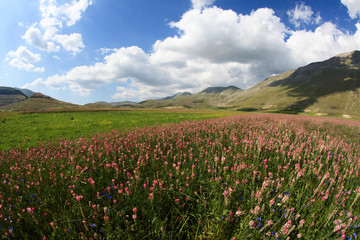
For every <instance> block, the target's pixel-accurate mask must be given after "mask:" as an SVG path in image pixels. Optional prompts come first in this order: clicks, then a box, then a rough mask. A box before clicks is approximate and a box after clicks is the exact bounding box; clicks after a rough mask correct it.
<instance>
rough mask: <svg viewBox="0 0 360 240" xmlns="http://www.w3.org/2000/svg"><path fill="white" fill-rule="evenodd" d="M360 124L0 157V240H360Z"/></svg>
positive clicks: (298, 123)
mask: <svg viewBox="0 0 360 240" xmlns="http://www.w3.org/2000/svg"><path fill="white" fill-rule="evenodd" d="M359 171H360V123H359V122H356V121H349V120H346V121H344V120H338V119H330V118H311V117H303V116H289V115H270V114H269V115H266V114H251V115H242V116H232V117H225V118H219V119H212V120H201V121H188V122H183V123H177V124H164V125H158V126H153V127H146V128H136V129H132V130H128V131H126V132H124V131H123V132H118V131H111V132H105V133H99V134H95V135H93V136H90V137H86V138H79V139H76V140H64V141H60V142H56V143H51V142H49V143H43V144H40V145H39V146H37V147H33V148H29V149H26V150H24V149H23V150H16V149H11V150H6V151H2V152H0V177H1V179H0V236H1V238H13V239H359V235H360V230H359V225H360V206H359V201H360V177H359Z"/></svg>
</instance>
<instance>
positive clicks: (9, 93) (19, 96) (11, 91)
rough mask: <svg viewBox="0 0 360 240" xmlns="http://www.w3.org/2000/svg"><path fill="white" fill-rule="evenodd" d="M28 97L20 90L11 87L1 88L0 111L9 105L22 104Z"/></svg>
mask: <svg viewBox="0 0 360 240" xmlns="http://www.w3.org/2000/svg"><path fill="white" fill-rule="evenodd" d="M26 98H27V96H26V95H25V94H24V93H23V92H22V91H20V90H18V89H16V88H10V87H0V109H1V108H2V107H4V106H6V105H8V104H12V103H16V102H21V101H23V100H25V99H26Z"/></svg>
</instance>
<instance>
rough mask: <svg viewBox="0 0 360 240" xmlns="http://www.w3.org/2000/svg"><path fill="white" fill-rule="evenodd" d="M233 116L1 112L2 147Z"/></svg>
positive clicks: (148, 112)
mask: <svg viewBox="0 0 360 240" xmlns="http://www.w3.org/2000/svg"><path fill="white" fill-rule="evenodd" d="M227 115H230V113H225V112H221V113H220V112H219V113H215V112H170V111H169V112H166V111H79V112H52V113H31V114H23V113H22V114H5V113H2V114H1V115H0V132H1V135H0V150H4V149H8V148H11V147H20V148H27V147H32V146H36V145H38V144H39V143H40V142H42V141H48V140H57V139H74V138H79V137H82V136H88V135H90V134H92V133H98V132H104V131H111V130H118V129H129V128H133V127H145V126H150V125H155V124H162V123H176V122H182V121H185V120H200V119H207V118H214V117H222V116H227Z"/></svg>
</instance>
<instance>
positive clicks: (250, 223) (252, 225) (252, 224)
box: [249, 220, 255, 228]
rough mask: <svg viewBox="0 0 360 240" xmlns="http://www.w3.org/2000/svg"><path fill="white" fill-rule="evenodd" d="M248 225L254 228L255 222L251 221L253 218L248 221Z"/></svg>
mask: <svg viewBox="0 0 360 240" xmlns="http://www.w3.org/2000/svg"><path fill="white" fill-rule="evenodd" d="M249 226H250V228H254V226H255V223H254V221H253V220H251V221H250V222H249Z"/></svg>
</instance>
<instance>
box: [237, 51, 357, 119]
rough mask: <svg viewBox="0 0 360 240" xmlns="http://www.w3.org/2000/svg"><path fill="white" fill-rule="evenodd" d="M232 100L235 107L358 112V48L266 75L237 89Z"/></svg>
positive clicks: (340, 112)
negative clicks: (243, 88) (254, 82)
mask: <svg viewBox="0 0 360 240" xmlns="http://www.w3.org/2000/svg"><path fill="white" fill-rule="evenodd" d="M231 104H232V105H233V107H236V108H238V109H254V110H269V111H290V112H309V113H314V114H318V115H321V114H328V115H342V114H344V115H352V114H355V115H359V114H360V52H359V51H354V52H350V53H344V54H340V55H337V56H335V57H332V58H330V59H328V60H326V61H322V62H316V63H311V64H309V65H307V66H305V67H301V68H298V69H295V70H291V71H288V72H285V73H283V74H280V75H278V76H273V77H269V78H267V79H265V80H264V81H263V82H261V83H259V84H258V85H256V86H254V87H252V88H250V89H248V90H246V91H244V92H242V93H239V94H238V95H237V96H236V97H235V98H234V99H233V100H232V102H231Z"/></svg>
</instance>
